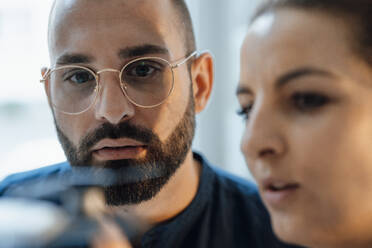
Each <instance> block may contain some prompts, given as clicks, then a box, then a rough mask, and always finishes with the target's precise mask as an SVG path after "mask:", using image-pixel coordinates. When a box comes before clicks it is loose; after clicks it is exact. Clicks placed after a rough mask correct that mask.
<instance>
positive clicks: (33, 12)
mask: <svg viewBox="0 0 372 248" xmlns="http://www.w3.org/2000/svg"><path fill="white" fill-rule="evenodd" d="M258 1H259V0H229V1H227V0H186V2H187V3H188V5H189V8H190V10H191V15H192V17H193V22H194V28H195V33H196V37H197V44H198V49H199V50H203V49H209V50H210V51H211V52H212V53H213V55H214V57H215V79H216V80H215V87H214V91H213V94H212V99H211V101H210V103H209V105H208V108H207V109H206V111H204V112H203V113H202V114H200V115H199V116H198V117H197V131H196V137H195V141H194V149H195V150H197V151H202V152H203V154H204V155H206V157H207V158H208V159H209V160H210V161H211V162H212V163H214V164H215V165H218V166H220V167H222V168H224V169H226V170H228V171H231V172H233V173H235V174H238V175H240V176H243V177H246V178H249V177H250V176H249V173H248V170H247V169H246V166H245V163H244V159H243V156H242V155H241V153H240V148H239V143H240V137H241V135H242V131H243V124H244V123H243V121H242V120H241V119H240V118H239V117H238V116H237V115H236V110H237V109H238V102H237V100H236V98H235V88H236V85H237V83H238V80H239V50H240V46H241V44H242V41H243V36H244V33H245V30H246V27H247V23H248V20H249V16H250V15H251V14H252V11H253V10H254V8H255V7H256V4H257V2H258ZM51 3H52V0H32V1H30V0H1V1H0V78H1V82H0V179H1V178H3V177H4V176H6V175H8V174H10V173H14V172H18V171H23V170H29V169H33V168H38V167H41V166H45V165H49V164H52V163H56V162H60V161H63V160H65V157H64V154H63V151H62V149H61V148H60V146H59V143H58V140H57V137H56V134H55V130H54V124H53V119H52V116H51V113H50V111H49V108H48V105H47V101H46V98H45V95H44V91H43V85H42V84H40V83H39V80H40V68H41V67H42V66H48V65H49V58H48V50H47V35H46V34H47V23H48V14H49V9H50V7H51Z"/></svg>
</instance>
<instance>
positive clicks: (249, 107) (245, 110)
mask: <svg viewBox="0 0 372 248" xmlns="http://www.w3.org/2000/svg"><path fill="white" fill-rule="evenodd" d="M252 108H253V104H249V105H247V106H244V107H242V108H241V109H239V110H238V111H237V114H238V115H239V116H241V117H243V119H244V120H248V119H249V115H250V113H251V111H252Z"/></svg>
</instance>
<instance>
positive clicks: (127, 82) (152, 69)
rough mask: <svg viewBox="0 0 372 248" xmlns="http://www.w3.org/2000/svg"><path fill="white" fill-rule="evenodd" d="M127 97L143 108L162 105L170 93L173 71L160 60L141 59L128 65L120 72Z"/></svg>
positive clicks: (166, 63) (164, 61) (167, 64)
mask: <svg viewBox="0 0 372 248" xmlns="http://www.w3.org/2000/svg"><path fill="white" fill-rule="evenodd" d="M121 81H122V86H123V87H124V89H123V90H124V91H125V93H126V95H127V97H128V98H129V99H130V100H131V101H133V102H134V103H136V104H137V105H140V106H144V107H151V106H156V105H159V104H160V103H162V102H163V101H164V100H165V99H166V98H167V97H168V96H169V95H170V93H171V92H172V89H173V82H174V78H173V71H172V67H171V65H170V64H169V63H168V61H166V60H164V59H161V58H141V59H137V60H134V61H132V62H130V63H128V64H127V65H126V66H125V67H124V68H123V70H122V72H121Z"/></svg>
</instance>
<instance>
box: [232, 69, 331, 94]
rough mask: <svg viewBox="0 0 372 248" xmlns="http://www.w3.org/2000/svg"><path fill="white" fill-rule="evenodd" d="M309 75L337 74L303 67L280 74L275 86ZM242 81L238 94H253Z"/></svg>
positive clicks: (281, 85) (326, 75) (324, 75)
mask: <svg viewBox="0 0 372 248" xmlns="http://www.w3.org/2000/svg"><path fill="white" fill-rule="evenodd" d="M308 76H323V77H329V78H335V77H336V76H335V75H334V74H333V73H331V72H329V71H325V70H322V69H317V68H313V67H302V68H298V69H295V70H293V71H290V72H288V73H286V74H284V75H282V76H280V77H279V78H278V79H277V80H276V82H275V88H277V89H279V88H282V87H283V86H284V85H286V84H288V83H290V82H292V81H293V80H295V79H298V78H301V77H308ZM241 84H242V83H239V86H238V88H237V90H236V95H241V94H247V95H252V94H253V92H252V91H251V90H250V89H249V88H247V87H244V86H242V85H241Z"/></svg>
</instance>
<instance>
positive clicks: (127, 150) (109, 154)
mask: <svg viewBox="0 0 372 248" xmlns="http://www.w3.org/2000/svg"><path fill="white" fill-rule="evenodd" d="M145 152H146V146H122V147H103V148H101V149H99V150H95V151H94V152H93V155H94V157H95V158H96V159H98V160H121V159H138V158H140V157H143V153H145Z"/></svg>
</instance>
